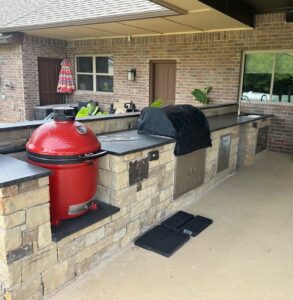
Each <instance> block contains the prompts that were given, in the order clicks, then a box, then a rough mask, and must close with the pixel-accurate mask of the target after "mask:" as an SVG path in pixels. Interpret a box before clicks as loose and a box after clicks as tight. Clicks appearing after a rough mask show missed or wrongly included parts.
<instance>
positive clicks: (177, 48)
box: [68, 13, 293, 152]
mask: <svg viewBox="0 0 293 300" xmlns="http://www.w3.org/2000/svg"><path fill="white" fill-rule="evenodd" d="M255 21H256V27H255V30H246V31H244V30H242V31H240V30H239V31H222V32H209V33H197V34H181V35H169V36H152V37H137V38H133V39H132V40H131V42H130V43H129V42H128V40H127V39H126V38H120V39H107V40H87V41H72V42H70V43H69V49H68V51H69V54H70V57H71V58H72V59H74V56H75V55H78V54H89V55H93V54H102V55H105V54H111V55H113V57H114V93H113V94H110V95H109V94H108V95H107V94H105V93H99V94H98V93H91V92H86V93H85V92H76V93H75V94H74V95H73V100H74V101H76V100H80V99H95V100H97V101H99V102H100V103H101V104H102V106H103V107H104V108H106V109H107V108H108V106H109V103H110V102H113V101H116V100H124V101H129V100H132V101H134V102H135V103H136V104H138V107H139V108H142V107H144V106H147V105H148V101H149V62H150V61H151V60H160V59H167V60H176V62H177V73H176V77H177V78H176V79H177V82H176V103H177V104H179V103H190V104H194V101H193V97H192V95H191V94H190V92H191V91H192V90H193V89H194V88H195V87H205V86H212V87H213V90H212V92H211V100H212V102H213V103H219V102H222V103H233V102H237V99H238V89H239V81H240V72H241V56H242V52H243V51H245V50H273V49H274V50H278V49H293V23H286V22H285V15H284V13H273V14H264V15H258V16H256V20H255ZM130 68H136V69H137V80H136V82H129V81H127V73H126V71H127V70H128V69H130ZM252 106H253V105H251V107H252ZM251 111H255V112H259V113H272V114H275V115H276V117H275V118H274V119H273V122H272V135H271V138H270V149H271V150H276V151H282V152H292V151H293V134H292V131H293V117H292V113H293V106H292V105H291V106H290V105H281V106H279V105H261V104H259V105H255V108H251Z"/></svg>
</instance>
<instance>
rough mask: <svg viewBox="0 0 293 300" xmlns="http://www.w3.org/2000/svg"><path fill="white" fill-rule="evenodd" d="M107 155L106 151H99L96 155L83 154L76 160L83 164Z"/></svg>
mask: <svg viewBox="0 0 293 300" xmlns="http://www.w3.org/2000/svg"><path fill="white" fill-rule="evenodd" d="M107 153H108V152H107V151H100V152H98V153H90V154H84V155H83V156H79V157H78V160H80V162H83V161H87V160H91V159H95V158H98V157H102V156H105V155H106V154H107Z"/></svg>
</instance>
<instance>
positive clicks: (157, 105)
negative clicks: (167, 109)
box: [150, 99, 164, 107]
mask: <svg viewBox="0 0 293 300" xmlns="http://www.w3.org/2000/svg"><path fill="white" fill-rule="evenodd" d="M163 103H164V101H163V100H161V99H158V100H155V101H154V102H152V103H151V105H150V106H151V107H162V106H163Z"/></svg>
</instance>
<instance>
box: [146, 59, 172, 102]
mask: <svg viewBox="0 0 293 300" xmlns="http://www.w3.org/2000/svg"><path fill="white" fill-rule="evenodd" d="M151 85H152V87H151V91H152V95H151V99H150V100H151V102H153V101H155V100H159V99H161V100H163V101H164V106H166V105H174V104H175V90H176V62H175V61H160V62H153V63H152V75H151Z"/></svg>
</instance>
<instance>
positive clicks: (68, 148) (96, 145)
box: [26, 107, 101, 157]
mask: <svg viewBox="0 0 293 300" xmlns="http://www.w3.org/2000/svg"><path fill="white" fill-rule="evenodd" d="M74 119H75V117H74V114H73V109H70V108H69V109H68V108H64V107H63V108H58V109H57V110H56V109H55V110H54V121H50V122H48V123H45V124H43V125H41V126H40V127H38V128H37V129H36V130H35V131H34V132H33V134H32V136H31V137H30V139H29V141H28V142H27V144H26V150H27V151H28V152H30V153H33V154H38V155H42V156H43V155H45V156H51V157H53V156H70V157H74V156H80V155H85V154H90V153H95V152H97V151H99V150H100V149H101V144H100V142H99V141H98V139H97V137H96V135H95V134H94V133H93V131H92V130H91V129H90V128H88V127H86V126H85V125H83V124H81V123H79V122H77V121H74Z"/></svg>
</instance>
